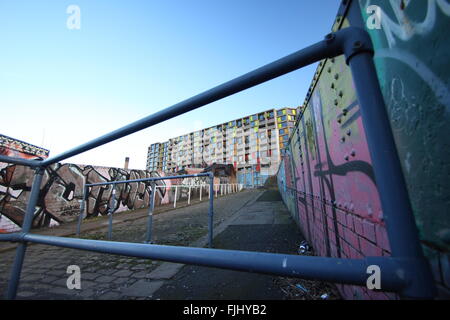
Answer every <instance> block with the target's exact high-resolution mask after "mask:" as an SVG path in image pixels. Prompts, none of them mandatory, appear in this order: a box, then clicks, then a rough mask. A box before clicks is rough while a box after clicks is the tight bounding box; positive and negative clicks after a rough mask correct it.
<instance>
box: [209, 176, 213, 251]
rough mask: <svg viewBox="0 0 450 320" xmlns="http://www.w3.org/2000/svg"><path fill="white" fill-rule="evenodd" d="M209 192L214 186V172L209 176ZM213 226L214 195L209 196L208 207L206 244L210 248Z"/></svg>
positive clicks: (210, 192)
mask: <svg viewBox="0 0 450 320" xmlns="http://www.w3.org/2000/svg"><path fill="white" fill-rule="evenodd" d="M209 177H210V178H209V194H210V195H212V194H213V188H214V174H212V173H211V175H210V176H209ZM213 228H214V196H210V197H209V209H208V244H209V247H210V248H212V245H213Z"/></svg>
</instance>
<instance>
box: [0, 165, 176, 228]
mask: <svg viewBox="0 0 450 320" xmlns="http://www.w3.org/2000/svg"><path fill="white" fill-rule="evenodd" d="M159 175H160V174H159V173H157V172H152V173H150V172H148V171H143V170H124V169H118V168H105V167H93V166H83V165H75V164H59V163H58V164H54V165H52V166H50V167H48V168H47V169H46V170H45V173H44V177H43V181H42V184H41V190H40V197H39V200H38V204H37V207H36V212H35V216H34V220H33V227H43V226H54V225H58V224H60V223H64V222H68V221H72V220H74V219H75V218H76V217H77V216H78V215H79V214H80V203H81V202H80V201H81V199H82V197H83V187H84V184H86V183H98V182H109V181H116V180H130V179H141V178H149V177H154V176H159ZM33 176H34V171H33V170H32V169H30V168H28V167H24V166H20V165H10V164H6V163H0V213H1V216H0V232H13V231H17V230H20V226H21V224H22V221H23V217H24V213H25V210H26V204H27V202H28V198H29V195H30V190H31V185H32V182H33ZM157 185H158V188H157V189H156V190H157V191H156V192H157V196H155V205H160V204H164V203H169V202H170V201H173V199H171V194H170V192H169V190H170V186H171V181H170V180H166V181H157ZM114 188H115V189H116V196H115V197H116V199H117V200H118V201H116V204H115V205H116V207H115V208H114V212H120V211H124V210H132V209H139V208H144V207H147V206H148V203H149V199H150V195H151V190H150V186H149V183H148V182H146V183H145V182H134V183H126V184H119V185H116V186H115V187H114ZM112 191H113V187H112V186H95V187H91V188H90V190H89V194H88V197H87V207H86V208H87V209H86V210H87V216H88V218H89V217H94V216H98V215H105V214H107V212H108V206H109V204H110V203H111V202H110V200H111V197H112ZM172 197H173V195H172Z"/></svg>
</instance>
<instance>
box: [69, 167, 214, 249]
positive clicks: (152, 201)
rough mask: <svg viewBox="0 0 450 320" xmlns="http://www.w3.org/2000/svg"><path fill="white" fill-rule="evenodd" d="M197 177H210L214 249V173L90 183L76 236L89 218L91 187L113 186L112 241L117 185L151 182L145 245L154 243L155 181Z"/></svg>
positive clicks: (210, 236) (210, 235) (210, 231)
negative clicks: (88, 206) (88, 200)
mask: <svg viewBox="0 0 450 320" xmlns="http://www.w3.org/2000/svg"><path fill="white" fill-rule="evenodd" d="M196 177H209V179H210V183H209V195H210V196H209V208H208V244H209V247H210V248H211V247H212V241H213V216H214V197H211V194H212V193H213V187H212V186H213V184H214V174H213V173H211V172H210V173H197V174H184V175H178V176H168V177H152V178H143V179H133V180H117V181H110V182H98V183H88V184H85V185H84V188H83V198H82V201H81V205H80V215H79V216H78V223H77V231H76V235H77V236H79V235H80V232H81V222H82V221H83V218H84V217H85V216H87V212H85V211H87V210H86V209H87V203H86V202H87V198H88V195H89V188H91V187H100V186H110V185H111V186H113V190H112V198H111V201H110V206H109V210H108V217H109V219H108V221H109V223H108V233H107V238H108V240H111V239H112V225H113V213H114V207H115V204H114V201H115V189H114V186H115V185H117V184H122V183H133V182H150V183H151V194H150V204H149V207H148V219H147V221H148V222H147V233H146V239H145V243H152V226H153V211H154V209H155V195H156V187H157V186H156V184H155V181H161V180H173V179H185V178H196ZM176 197H177V194H176V193H175V201H174V203H175V206H176ZM188 202H190V193H189V201H188Z"/></svg>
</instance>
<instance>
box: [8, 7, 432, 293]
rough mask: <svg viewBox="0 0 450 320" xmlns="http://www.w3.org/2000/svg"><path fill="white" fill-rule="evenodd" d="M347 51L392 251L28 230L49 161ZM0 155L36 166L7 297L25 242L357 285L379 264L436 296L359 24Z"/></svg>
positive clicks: (395, 283)
mask: <svg viewBox="0 0 450 320" xmlns="http://www.w3.org/2000/svg"><path fill="white" fill-rule="evenodd" d="M354 3H355V2H354ZM355 10H356V9H355ZM358 14H359V13H358ZM342 54H343V55H345V58H346V62H347V64H348V65H349V66H350V69H351V72H352V75H353V80H354V85H355V90H356V93H357V97H358V100H359V105H360V109H361V113H362V119H363V124H364V128H365V132H366V137H367V142H368V146H369V150H370V154H371V157H372V162H373V168H374V172H375V178H376V182H377V187H378V190H379V193H380V197H381V204H382V209H383V213H384V215H385V217H386V225H387V231H388V237H389V242H390V246H391V248H392V256H391V257H366V258H364V259H342V258H328V257H310V256H298V255H286V254H275V253H260V252H246V251H236V250H219V249H209V248H189V247H176V246H162V245H154V244H138V243H126V242H112V241H99V240H86V239H73V238H65V237H54V236H43V235H37V234H31V233H30V232H29V231H30V227H31V223H32V220H33V215H34V211H35V210H34V209H35V206H36V201H37V199H38V196H39V188H40V185H41V181H42V176H43V173H44V168H46V167H47V166H49V165H51V164H53V163H56V162H58V161H61V160H64V159H67V158H69V157H72V156H75V155H77V154H80V153H82V152H85V151H88V150H91V149H93V148H96V147H98V146H101V145H103V144H106V143H108V142H111V141H114V140H116V139H119V138H122V137H125V136H127V135H129V134H132V133H134V132H137V131H139V130H142V129H145V128H148V127H150V126H153V125H155V124H158V123H160V122H163V121H165V120H168V119H171V118H173V117H175V116H178V115H181V114H183V113H185V112H188V111H191V110H194V109H197V108H199V107H202V106H204V105H207V104H209V103H211V102H214V101H217V100H220V99H222V98H225V97H228V96H230V95H232V94H235V93H237V92H240V91H243V90H246V89H248V88H251V87H253V86H256V85H258V84H261V83H263V82H266V81H268V80H271V79H274V78H276V77H279V76H281V75H284V74H287V73H289V72H291V71H294V70H297V69H299V68H302V67H305V66H307V65H310V64H312V63H314V62H318V61H320V60H323V59H327V58H333V57H336V56H339V55H342ZM0 161H3V162H9V163H15V164H22V165H26V166H30V167H33V168H36V174H35V178H34V181H33V185H32V189H31V194H30V198H29V202H28V206H27V210H26V214H25V217H24V222H23V225H22V231H21V232H18V233H13V234H2V235H0V240H2V241H15V242H19V245H18V247H17V251H16V257H15V260H14V263H13V266H12V271H11V278H10V281H9V284H8V290H7V298H9V299H13V298H15V297H16V292H17V288H18V284H19V279H20V273H21V270H22V264H23V259H24V255H25V250H26V247H27V243H28V242H33V243H40V244H47V245H54V246H60V247H67V248H73V249H80V250H89V251H95V252H102V253H110V254H119V255H125V256H132V257H141V258H150V259H155V260H164V261H171V262H178V263H187V264H194V265H202V266H210V267H218V268H225V269H232V270H240V271H248V272H259V273H267V274H273V275H281V276H288V277H299V278H305V279H318V280H324V281H330V282H338V283H345V284H353V285H360V286H365V285H366V282H367V279H368V276H369V275H368V274H367V271H368V267H369V266H371V265H377V266H378V267H379V268H380V270H381V272H382V275H381V288H382V290H383V291H394V292H398V293H400V294H401V295H402V296H404V297H410V298H431V297H433V296H434V284H433V279H432V276H431V271H430V266H429V264H428V261H427V260H426V259H425V258H424V255H423V252H422V249H421V245H420V242H419V237H418V232H417V228H416V225H415V220H414V216H413V213H412V210H411V205H410V201H409V196H408V193H407V189H406V186H405V181H404V177H403V175H402V169H401V166H400V162H399V159H398V155H397V151H396V147H395V143H394V139H393V136H392V131H391V128H390V124H389V120H388V116H387V113H386V107H385V104H384V100H383V96H382V94H381V90H380V86H379V83H378V78H377V75H376V71H375V67H374V63H373V47H372V42H371V39H370V37H369V35H368V34H367V32H366V31H365V30H363V29H362V28H357V27H349V28H346V29H342V30H340V31H337V32H334V33H330V34H328V35H327V36H326V37H325V39H324V40H322V41H319V42H317V43H315V44H313V45H311V46H309V47H307V48H304V49H302V50H299V51H297V52H295V53H293V54H291V55H289V56H286V57H284V58H282V59H279V60H277V61H275V62H272V63H270V64H268V65H265V66H263V67H261V68H259V69H256V70H254V71H252V72H250V73H247V74H245V75H243V76H241V77H238V78H236V79H234V80H231V81H229V82H226V83H224V84H222V85H219V86H217V87H215V88H213V89H210V90H208V91H206V92H203V93H201V94H199V95H197V96H194V97H192V98H190V99H187V100H185V101H183V102H180V103H178V104H175V105H174V106H171V107H169V108H166V109H164V110H162V111H159V112H157V113H154V114H152V115H150V116H147V117H145V118H143V119H141V120H138V121H136V122H133V123H131V124H129V125H127V126H124V127H122V128H120V129H117V130H115V131H113V132H110V133H108V134H105V135H103V136H101V137H99V138H97V139H94V140H92V141H90V142H87V143H85V144H82V145H80V146H78V147H76V148H73V149H71V150H69V151H66V152H64V153H62V154H60V155H57V156H55V157H51V158H48V159H47V160H44V161H33V160H24V159H18V158H10V157H5V156H0Z"/></svg>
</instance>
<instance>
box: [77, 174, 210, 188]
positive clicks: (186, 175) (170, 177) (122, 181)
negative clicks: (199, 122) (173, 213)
mask: <svg viewBox="0 0 450 320" xmlns="http://www.w3.org/2000/svg"><path fill="white" fill-rule="evenodd" d="M209 175H210V173H196V174H184V175H179V176H168V177H152V178H142V179H133V180H118V181H109V182H98V183H87V184H85V186H86V187H95V186H103V185H109V184H121V183H132V182H145V181H159V180H170V179H183V178H193V177H207V176H209Z"/></svg>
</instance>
